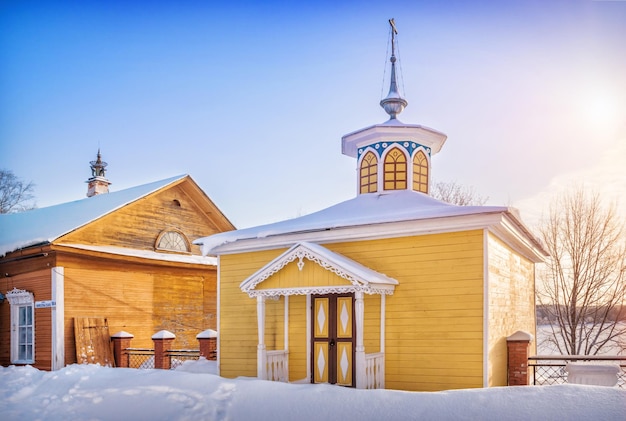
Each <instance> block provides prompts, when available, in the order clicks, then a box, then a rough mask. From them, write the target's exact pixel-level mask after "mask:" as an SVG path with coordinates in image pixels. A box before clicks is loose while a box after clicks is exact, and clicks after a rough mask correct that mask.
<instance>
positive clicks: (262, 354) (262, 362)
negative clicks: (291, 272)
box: [256, 295, 267, 380]
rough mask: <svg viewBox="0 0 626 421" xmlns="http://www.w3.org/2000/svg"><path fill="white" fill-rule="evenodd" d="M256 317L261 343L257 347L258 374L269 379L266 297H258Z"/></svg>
mask: <svg viewBox="0 0 626 421" xmlns="http://www.w3.org/2000/svg"><path fill="white" fill-rule="evenodd" d="M256 317H257V324H258V331H259V344H258V345H257V348H256V373H257V374H256V375H257V378H259V379H260V380H267V350H266V348H265V297H262V296H260V295H259V296H258V297H256Z"/></svg>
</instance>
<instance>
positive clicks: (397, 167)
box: [384, 147, 407, 190]
mask: <svg viewBox="0 0 626 421" xmlns="http://www.w3.org/2000/svg"><path fill="white" fill-rule="evenodd" d="M406 170H407V165H406V155H404V153H403V152H402V151H401V150H400V148H397V147H394V148H393V149H391V150H390V151H389V153H388V154H387V155H385V173H384V175H385V178H384V180H385V181H384V186H385V190H402V189H406V183H407V172H406Z"/></svg>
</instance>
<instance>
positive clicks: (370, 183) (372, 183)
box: [359, 151, 378, 193]
mask: <svg viewBox="0 0 626 421" xmlns="http://www.w3.org/2000/svg"><path fill="white" fill-rule="evenodd" d="M359 180H360V181H359V193H374V192H376V191H378V160H377V159H376V155H375V154H374V152H372V151H369V152H368V153H366V154H365V156H364V157H363V159H362V160H361V168H360V169H359Z"/></svg>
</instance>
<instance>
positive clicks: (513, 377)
mask: <svg viewBox="0 0 626 421" xmlns="http://www.w3.org/2000/svg"><path fill="white" fill-rule="evenodd" d="M533 339H534V338H533V335H531V334H530V333H528V332H524V331H521V330H518V331H517V332H515V333H514V334H512V335H511V336H509V337H508V338H506V344H507V351H508V384H509V386H527V385H528V384H529V382H528V376H529V375H530V372H529V370H528V357H530V353H529V351H530V343H531V342H532V341H533Z"/></svg>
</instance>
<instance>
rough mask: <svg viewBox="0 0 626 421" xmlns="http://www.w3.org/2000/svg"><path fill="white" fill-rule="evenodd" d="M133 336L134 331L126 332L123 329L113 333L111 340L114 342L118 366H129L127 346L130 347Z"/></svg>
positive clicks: (114, 352) (114, 353)
mask: <svg viewBox="0 0 626 421" xmlns="http://www.w3.org/2000/svg"><path fill="white" fill-rule="evenodd" d="M133 338H134V336H133V334H132V333H128V332H124V331H123V330H120V331H119V332H117V333H114V334H113V335H111V341H112V342H113V357H114V359H115V366H116V367H125V368H128V366H129V364H128V351H127V350H126V348H130V341H131V340H132V339H133Z"/></svg>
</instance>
